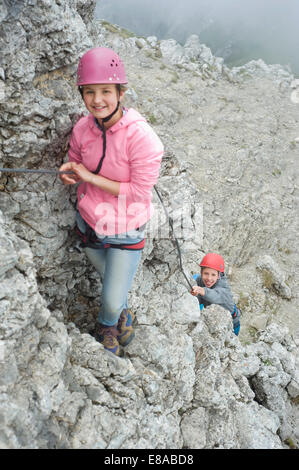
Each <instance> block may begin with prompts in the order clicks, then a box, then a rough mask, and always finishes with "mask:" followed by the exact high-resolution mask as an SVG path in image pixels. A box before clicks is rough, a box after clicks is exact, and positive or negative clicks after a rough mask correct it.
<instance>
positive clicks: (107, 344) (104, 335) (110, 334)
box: [95, 323, 119, 356]
mask: <svg viewBox="0 0 299 470" xmlns="http://www.w3.org/2000/svg"><path fill="white" fill-rule="evenodd" d="M118 333H119V332H118V329H117V327H116V325H113V326H105V325H102V324H100V323H98V324H97V326H96V332H95V337H96V340H97V341H98V342H99V343H101V344H103V346H104V348H105V349H107V351H110V352H112V353H113V354H115V355H116V356H119V342H118V339H117V335H118Z"/></svg>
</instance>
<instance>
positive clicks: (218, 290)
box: [191, 253, 240, 335]
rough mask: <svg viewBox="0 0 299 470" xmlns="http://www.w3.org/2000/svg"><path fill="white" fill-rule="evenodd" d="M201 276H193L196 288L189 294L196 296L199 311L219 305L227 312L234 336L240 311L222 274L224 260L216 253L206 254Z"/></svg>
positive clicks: (238, 327) (201, 264) (237, 330)
mask: <svg viewBox="0 0 299 470" xmlns="http://www.w3.org/2000/svg"><path fill="white" fill-rule="evenodd" d="M200 267H201V274H195V275H194V276H193V278H194V280H195V281H196V286H193V287H192V290H191V294H192V295H194V296H197V298H198V302H199V305H200V309H201V310H202V309H203V308H205V307H207V306H208V305H211V304H218V305H221V306H222V307H223V308H225V309H226V310H228V311H229V312H230V313H231V315H232V319H233V329H234V333H235V334H236V335H238V334H239V331H240V309H239V308H238V307H237V306H236V304H235V302H234V299H233V296H232V293H231V290H230V287H229V284H228V282H227V278H226V276H225V274H224V259H223V258H222V256H220V255H218V254H217V253H207V254H206V255H205V256H204V257H203V259H202V261H201V263H200Z"/></svg>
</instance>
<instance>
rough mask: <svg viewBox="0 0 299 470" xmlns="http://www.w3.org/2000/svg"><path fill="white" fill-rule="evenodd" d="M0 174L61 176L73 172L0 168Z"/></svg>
mask: <svg viewBox="0 0 299 470" xmlns="http://www.w3.org/2000/svg"><path fill="white" fill-rule="evenodd" d="M0 173H45V174H50V175H62V174H65V175H66V174H67V175H71V174H73V171H59V170H42V169H40V170H36V169H32V170H31V169H29V168H0Z"/></svg>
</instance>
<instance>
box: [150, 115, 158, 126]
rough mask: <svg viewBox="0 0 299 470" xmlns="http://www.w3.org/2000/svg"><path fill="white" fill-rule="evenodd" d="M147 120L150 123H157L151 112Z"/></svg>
mask: <svg viewBox="0 0 299 470" xmlns="http://www.w3.org/2000/svg"><path fill="white" fill-rule="evenodd" d="M148 120H149V122H150V123H151V124H157V119H156V118H155V116H154V115H153V114H150V115H149V116H148Z"/></svg>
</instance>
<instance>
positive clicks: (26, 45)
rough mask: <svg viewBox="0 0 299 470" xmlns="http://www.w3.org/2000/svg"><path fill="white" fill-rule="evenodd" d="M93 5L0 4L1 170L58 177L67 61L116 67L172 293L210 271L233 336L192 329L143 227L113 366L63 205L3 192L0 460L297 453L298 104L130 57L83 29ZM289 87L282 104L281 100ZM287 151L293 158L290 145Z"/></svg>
mask: <svg viewBox="0 0 299 470" xmlns="http://www.w3.org/2000/svg"><path fill="white" fill-rule="evenodd" d="M94 3H95V2H83V1H81V0H80V1H79V0H77V1H70V0H61V1H59V2H58V1H57V2H53V1H48V0H27V1H22V2H21V1H16V2H11V1H8V0H6V1H5V2H4V3H3V2H2V4H1V5H2V7H1V8H2V10H0V21H1V23H0V31H1V32H0V44H1V63H0V105H1V113H0V126H1V127H0V136H1V155H0V159H1V160H0V164H1V166H10V167H19V166H21V167H29V168H57V167H58V166H59V165H60V164H61V163H62V161H63V160H64V159H65V158H66V150H67V144H68V136H69V132H70V130H71V127H72V125H73V123H74V122H75V120H76V119H77V115H79V114H80V113H82V112H83V111H84V108H83V107H82V102H81V98H80V96H78V93H77V90H76V87H75V71H76V64H77V61H78V58H79V56H80V55H81V54H82V52H84V51H85V50H86V49H88V48H89V47H92V46H93V45H105V46H109V47H112V48H114V49H115V50H117V51H118V52H119V54H120V55H121V56H122V58H123V60H124V62H125V64H126V68H127V71H128V76H129V82H130V89H129V91H128V92H127V98H126V99H127V105H133V106H135V107H137V108H138V109H139V110H140V111H141V112H142V113H143V114H144V115H145V116H146V117H147V118H148V120H149V122H150V123H151V124H152V125H153V126H154V127H155V129H156V131H157V132H158V134H159V135H160V137H161V139H162V140H163V142H164V144H165V148H166V152H165V158H164V160H163V165H162V169H161V177H160V180H159V184H158V187H159V190H160V192H161V194H162V197H163V200H164V201H165V204H166V206H167V208H168V210H169V213H170V214H171V215H172V217H173V220H174V227H175V231H176V234H177V236H178V238H179V241H180V246H181V249H182V253H183V264H184V269H185V272H186V273H187V276H188V277H189V278H190V279H191V274H192V273H194V272H197V270H198V262H199V261H200V259H201V257H202V255H203V253H204V252H206V251H218V252H221V253H222V254H223V255H224V257H225V259H226V263H227V272H228V275H229V280H230V283H231V286H232V290H233V292H234V294H235V297H236V301H237V302H238V303H239V305H241V307H242V311H243V316H242V328H241V334H240V337H238V338H237V337H236V336H235V335H234V334H233V332H232V324H231V318H230V314H229V313H228V312H226V311H224V310H223V309H222V308H220V307H217V306H211V307H209V308H207V309H205V310H204V311H203V312H202V313H201V314H200V311H199V308H198V303H197V300H196V299H194V298H193V297H192V296H191V295H190V294H189V293H188V285H187V283H186V281H185V279H184V277H183V275H182V273H181V271H180V269H179V260H178V254H177V252H176V250H175V245H174V243H173V240H172V238H171V232H170V231H169V226H168V223H167V220H166V219H165V214H164V211H163V208H162V207H161V204H160V203H159V200H158V198H157V196H156V195H155V194H154V203H155V206H156V213H155V217H154V219H153V221H151V223H150V226H149V228H148V230H149V236H148V242H147V246H146V249H145V250H144V253H143V258H142V263H141V265H140V267H139V269H138V273H137V276H136V280H135V283H134V287H133V289H132V292H131V294H130V300H131V305H132V308H133V309H134V310H135V311H136V313H137V325H136V337H135V340H134V341H133V342H132V343H131V344H130V345H129V346H128V347H127V348H126V351H125V355H124V357H121V358H116V357H114V356H112V355H110V354H109V353H107V352H106V351H104V349H103V347H102V345H101V344H99V343H97V342H96V341H95V340H94V338H93V336H92V335H91V334H90V332H91V331H92V330H93V326H94V321H95V318H96V316H97V311H98V308H99V304H100V287H101V286H100V281H99V279H98V276H97V273H95V272H94V270H93V269H92V268H91V266H90V265H88V263H87V261H86V260H85V258H84V256H83V255H82V254H78V253H77V252H76V251H74V250H73V248H72V246H73V242H74V240H75V238H74V235H73V233H72V229H73V227H74V213H75V209H74V205H75V188H67V187H64V186H63V185H62V184H61V183H60V182H59V181H57V179H55V178H54V177H52V176H49V175H33V176H32V175H30V176H28V175H22V176H17V175H14V174H9V175H8V174H4V173H3V174H2V175H1V177H0V286H1V289H0V318H1V323H0V417H1V423H2V425H1V430H0V447H1V448H10V449H11V448H99V449H104V448H107V449H117V448H132V449H133V448H136V449H140V448H152V449H154V448H178V449H180V448H183V447H184V448H200V449H204V448H250V449H256V448H265V449H274V448H276V449H278V448H287V447H289V446H298V441H299V436H298V429H297V430H296V420H298V405H297V404H298V393H299V392H298V389H299V378H298V359H297V356H296V353H297V347H298V331H299V328H298V323H296V321H297V317H296V313H297V302H296V299H297V298H298V286H297V285H296V282H295V281H296V272H297V271H296V269H297V266H298V251H296V241H297V230H298V226H297V225H296V224H298V221H297V218H296V211H297V204H298V186H297V181H298V179H296V178H297V177H298V176H297V174H296V172H295V167H294V165H295V163H294V162H296V157H297V156H298V142H297V140H298V139H297V138H298V136H299V134H298V132H299V129H298V110H299V108H298V103H297V102H296V100H292V99H291V96H294V88H292V87H291V83H293V84H294V81H292V78H293V77H291V76H290V75H288V74H287V73H286V72H285V71H284V70H282V69H281V67H280V66H267V65H266V64H264V63H263V62H262V61H256V62H254V63H250V64H247V65H246V66H244V67H240V68H238V69H232V70H230V69H228V68H227V67H225V66H224V65H223V61H222V59H220V58H215V57H213V56H212V54H211V53H210V51H209V49H208V48H206V46H204V45H201V44H200V43H199V41H198V38H197V37H195V36H191V37H190V38H189V40H188V41H187V42H186V44H185V46H180V45H178V44H176V43H175V41H172V40H168V41H161V42H159V41H157V40H156V39H155V38H148V39H144V38H135V37H133V35H132V36H130V35H128V34H124V32H123V31H122V30H121V29H120V28H118V27H116V26H110V27H108V26H109V25H107V24H106V25H102V24H101V23H100V22H95V21H92V18H93V9H94ZM292 86H294V85H292ZM296 139H297V140H296Z"/></svg>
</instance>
